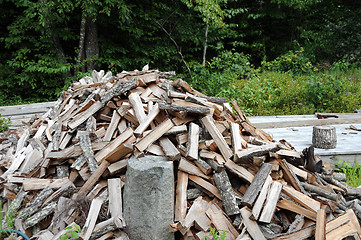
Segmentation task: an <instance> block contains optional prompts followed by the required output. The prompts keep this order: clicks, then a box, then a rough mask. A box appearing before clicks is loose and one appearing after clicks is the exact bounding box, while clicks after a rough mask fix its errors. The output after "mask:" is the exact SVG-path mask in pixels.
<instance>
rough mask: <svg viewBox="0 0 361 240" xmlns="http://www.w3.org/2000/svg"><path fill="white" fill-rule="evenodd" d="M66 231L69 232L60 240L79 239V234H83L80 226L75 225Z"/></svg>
mask: <svg viewBox="0 0 361 240" xmlns="http://www.w3.org/2000/svg"><path fill="white" fill-rule="evenodd" d="M65 229H66V230H68V231H67V232H66V233H65V234H64V235H62V236H61V237H60V240H75V239H79V233H80V232H81V228H80V226H79V225H78V224H75V225H74V226H68V227H66V228H65Z"/></svg>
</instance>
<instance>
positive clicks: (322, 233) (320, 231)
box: [315, 208, 326, 240]
mask: <svg viewBox="0 0 361 240" xmlns="http://www.w3.org/2000/svg"><path fill="white" fill-rule="evenodd" d="M325 239H326V210H325V209H322V208H321V209H319V210H318V211H317V220H316V233H315V240H325Z"/></svg>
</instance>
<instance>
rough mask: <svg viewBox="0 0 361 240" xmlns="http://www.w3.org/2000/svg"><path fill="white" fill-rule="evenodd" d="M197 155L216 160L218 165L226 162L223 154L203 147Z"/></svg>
mask: <svg viewBox="0 0 361 240" xmlns="http://www.w3.org/2000/svg"><path fill="white" fill-rule="evenodd" d="M199 157H201V158H205V159H212V160H216V161H217V163H218V164H220V165H223V164H224V163H225V162H226V160H225V159H224V158H223V156H222V155H220V154H219V153H216V152H211V151H207V150H204V149H203V150H201V151H200V152H199Z"/></svg>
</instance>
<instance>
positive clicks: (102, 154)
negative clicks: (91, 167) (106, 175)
mask: <svg viewBox="0 0 361 240" xmlns="http://www.w3.org/2000/svg"><path fill="white" fill-rule="evenodd" d="M132 134H133V130H132V129H131V128H128V129H127V130H125V131H124V132H123V133H122V134H120V135H119V136H118V137H117V138H116V139H114V140H113V141H111V142H110V143H109V144H108V145H107V146H106V147H105V148H103V149H102V150H100V151H99V152H97V153H96V154H95V159H96V160H97V162H98V163H101V162H102V161H103V160H106V159H107V157H109V156H110V155H112V154H113V153H114V152H115V151H116V150H117V148H118V147H119V146H120V145H121V144H122V143H123V142H124V141H125V140H127V139H128V138H129V137H130V136H132Z"/></svg>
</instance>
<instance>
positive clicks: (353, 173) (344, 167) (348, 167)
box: [335, 161, 361, 187]
mask: <svg viewBox="0 0 361 240" xmlns="http://www.w3.org/2000/svg"><path fill="white" fill-rule="evenodd" d="M335 170H336V171H338V172H342V173H344V174H345V175H346V179H347V182H346V183H347V184H348V185H350V186H351V187H359V186H361V164H359V163H357V162H356V161H355V162H354V163H353V164H351V163H349V162H345V161H342V162H339V163H338V164H336V168H335Z"/></svg>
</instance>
